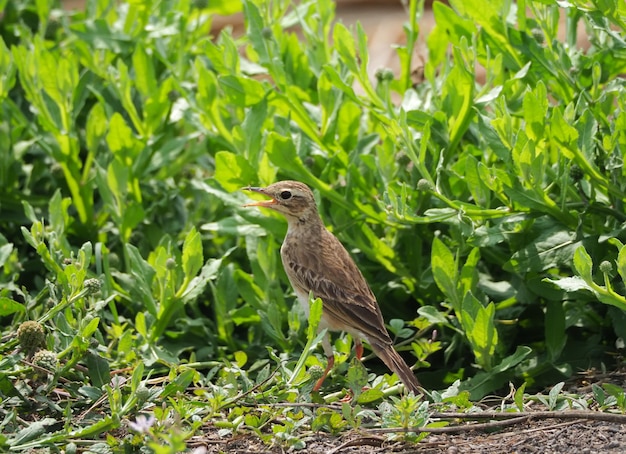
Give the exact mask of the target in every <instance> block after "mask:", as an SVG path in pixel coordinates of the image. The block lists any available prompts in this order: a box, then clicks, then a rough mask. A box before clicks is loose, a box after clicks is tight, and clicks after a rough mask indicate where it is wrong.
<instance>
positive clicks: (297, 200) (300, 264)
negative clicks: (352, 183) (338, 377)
mask: <svg viewBox="0 0 626 454" xmlns="http://www.w3.org/2000/svg"><path fill="white" fill-rule="evenodd" d="M244 189H245V190H248V191H253V192H257V193H259V194H263V195H265V196H267V197H269V198H270V200H266V201H258V202H251V203H248V204H246V205H244V206H256V207H265V208H270V209H273V210H275V211H278V212H279V213H282V214H283V215H284V216H285V217H286V218H287V223H288V229H287V235H286V236H285V240H284V241H283V245H282V247H281V248H280V255H281V258H282V262H283V266H284V267H285V272H286V273H287V277H288V278H289V281H290V282H291V285H292V286H293V288H294V291H295V293H296V295H297V297H298V301H299V302H300V304H301V305H302V307H303V308H304V311H305V313H306V315H307V317H308V315H309V292H312V294H313V297H314V298H320V299H321V300H322V319H321V321H320V324H319V329H320V330H322V329H328V330H329V331H346V332H348V333H350V334H351V335H352V337H353V338H354V344H355V351H356V356H357V357H358V358H359V359H361V356H362V354H363V345H362V343H361V339H365V340H367V342H368V343H369V344H370V346H371V347H372V350H374V352H375V353H376V355H378V357H379V358H380V359H382V360H383V362H384V363H385V364H386V365H387V367H389V369H391V370H392V371H393V372H395V373H396V374H398V377H400V380H402V382H403V383H404V385H405V386H406V388H407V389H408V390H409V391H413V392H414V393H418V392H420V384H419V382H418V381H417V378H415V375H414V374H413V372H412V371H411V369H410V368H409V366H407V364H406V363H405V362H404V360H403V359H402V357H401V356H400V355H399V354H398V352H396V351H395V350H394V348H393V342H392V340H391V337H389V333H388V332H387V329H386V328H385V322H384V320H383V316H382V314H381V312H380V308H379V307H378V303H377V302H376V297H375V296H374V294H373V293H372V290H371V289H370V288H369V285H367V282H366V281H365V278H364V277H363V275H362V274H361V271H359V269H358V267H357V266H356V264H355V263H354V261H353V260H352V258H351V257H350V254H348V251H346V249H345V248H344V247H343V245H342V244H341V243H340V242H339V240H338V239H337V238H335V236H334V235H333V234H332V233H330V232H329V231H328V230H327V229H326V227H325V226H324V224H323V222H322V219H321V218H320V215H319V213H318V211H317V205H316V204H315V198H314V197H313V193H312V192H311V190H310V189H309V187H308V186H307V185H305V184H303V183H300V182H297V181H279V182H278V183H274V184H272V185H270V186H268V187H266V188H259V187H247V188H244ZM322 346H323V348H324V353H325V354H326V356H327V358H328V365H327V367H326V370H325V371H324V374H323V375H322V378H320V379H319V380H318V381H317V383H316V384H315V387H314V388H313V390H314V391H318V390H319V389H320V387H321V386H322V383H323V382H324V379H325V378H326V375H328V372H329V371H330V370H331V369H332V367H333V365H334V355H333V348H332V346H331V344H330V339H329V335H328V333H327V334H326V336H324V339H323V340H322Z"/></svg>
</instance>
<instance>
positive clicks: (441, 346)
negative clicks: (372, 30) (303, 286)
mask: <svg viewBox="0 0 626 454" xmlns="http://www.w3.org/2000/svg"><path fill="white" fill-rule="evenodd" d="M0 3H1V4H2V6H3V10H4V15H3V16H2V18H1V19H0V37H1V40H0V101H1V106H2V117H1V120H0V144H1V146H0V188H1V189H0V210H1V216H0V232H2V233H1V234H0V265H1V266H2V268H1V272H0V317H1V318H0V323H1V325H0V326H2V336H3V337H2V339H3V343H2V346H1V347H0V413H1V414H2V418H0V419H1V422H0V428H1V429H2V430H1V431H0V433H1V434H2V435H0V446H2V448H3V449H8V450H12V451H21V450H25V449H29V448H49V449H50V450H52V451H54V452H56V451H58V450H60V449H65V451H66V452H70V451H71V450H72V449H81V450H82V449H89V450H91V451H92V452H111V451H121V450H130V451H132V450H137V449H139V447H140V446H142V445H144V444H145V445H146V446H149V448H150V449H152V450H153V451H155V452H178V451H182V450H184V449H185V448H186V446H188V442H189V440H190V439H191V437H193V436H194V434H197V433H198V432H199V431H200V430H202V429H203V428H206V426H207V425H210V426H211V427H213V428H215V429H216V430H218V433H219V435H222V436H227V435H232V434H238V433H253V434H256V435H257V436H258V437H260V438H261V439H262V440H263V441H264V442H265V443H267V444H268V445H270V444H278V445H281V446H284V447H295V448H303V447H304V446H305V444H306V441H305V440H306V437H305V434H307V433H310V431H326V432H329V433H331V434H337V433H341V432H342V431H345V430H347V429H351V428H364V427H379V428H405V429H407V430H408V429H409V428H416V427H422V426H428V425H430V426H432V425H433V424H434V425H437V424H440V422H437V421H432V420H431V418H430V415H432V414H433V412H435V411H448V410H459V411H469V410H471V409H474V408H475V407H476V406H477V404H478V402H480V399H482V398H483V397H484V396H486V395H490V394H494V393H497V394H500V395H505V394H507V393H508V392H509V389H508V386H509V383H512V384H513V386H514V387H515V389H516V390H517V392H515V393H514V394H515V401H514V403H513V404H511V407H510V410H511V411H522V409H523V408H524V402H525V401H527V400H533V399H534V400H538V401H540V402H542V403H544V404H545V406H546V407H547V408H548V409H550V410H552V409H560V408H561V407H559V406H558V403H559V402H569V404H568V405H570V406H571V405H573V404H571V402H574V401H575V402H578V403H577V404H576V405H577V407H576V408H581V407H582V408H592V407H593V408H598V409H600V410H602V411H622V412H623V410H624V393H623V391H620V390H619V389H616V388H612V387H610V386H609V387H607V386H604V387H601V386H599V385H595V388H594V389H593V393H592V394H593V395H592V396H580V395H577V396H573V397H572V396H570V397H571V398H569V397H568V398H565V397H567V396H569V395H567V394H566V393H564V392H563V391H562V388H561V387H559V386H558V385H556V384H559V383H562V382H563V381H565V380H569V379H572V378H573V377H575V374H576V373H577V372H578V371H580V370H583V369H586V368H598V369H602V368H609V369H612V368H617V367H619V366H620V365H621V359H620V358H621V357H620V355H621V352H622V347H621V346H620V345H621V344H622V343H623V339H624V338H626V331H625V328H624V327H625V326H626V323H625V321H626V317H625V315H624V309H625V308H626V299H625V298H626V296H625V295H626V289H625V287H624V281H625V280H626V252H625V248H624V242H625V241H626V235H625V231H624V222H625V221H626V215H624V201H625V200H626V183H625V182H626V179H625V178H624V167H623V150H626V134H625V133H624V131H626V89H625V82H624V79H623V74H624V73H625V72H626V52H625V51H624V49H626V40H625V39H624V36H625V33H624V32H625V31H626V9H625V8H626V7H625V6H624V3H623V2H621V1H619V0H607V1H602V2H595V1H582V0H573V1H570V2H569V3H567V4H564V3H563V4H562V6H561V7H558V6H556V5H554V6H553V5H549V4H545V3H544V2H539V1H529V0H527V1H520V2H518V3H517V5H514V4H512V3H510V2H502V1H497V0H490V1H487V2H484V1H481V2H478V1H477V0H476V1H473V0H470V1H462V2H461V1H451V2H450V6H447V5H444V4H442V3H438V2H436V3H434V4H433V13H434V17H435V21H436V26H435V28H434V30H433V31H432V32H431V33H430V34H429V35H428V36H427V37H426V38H425V39H426V43H427V48H428V52H429V55H428V59H427V60H426V62H425V63H424V65H423V68H422V69H423V78H421V79H417V78H415V72H414V70H415V69H416V67H417V66H418V65H419V62H417V61H416V60H415V58H414V46H415V42H416V39H417V38H418V37H420V28H419V17H420V15H421V12H422V9H423V4H422V3H421V2H419V1H411V2H409V5H408V14H407V23H406V24H405V28H404V32H405V34H406V38H407V40H406V44H405V45H403V46H399V47H398V48H397V52H398V58H399V62H400V71H399V72H398V73H397V74H394V73H393V72H392V71H391V70H389V69H386V68H371V67H370V66H369V64H368V63H369V59H368V52H367V40H368V37H367V36H366V34H365V32H364V30H363V29H362V28H361V27H360V26H359V25H357V26H356V27H355V28H353V29H348V28H347V27H346V26H344V25H343V24H341V23H340V22H335V21H334V6H335V5H334V4H333V2H331V1H329V0H321V1H312V2H302V3H300V4H298V5H294V4H292V3H291V2H289V1H287V0H281V1H273V2H269V1H264V0H244V1H242V2H241V3H239V2H208V3H207V2H200V1H198V2H162V1H154V2H129V3H120V4H116V3H114V2H110V1H109V0H89V1H87V3H86V9H85V11H84V12H66V11H61V10H59V9H58V5H56V4H53V3H49V2H46V1H37V2H28V1H25V0H23V1H9V0H5V1H4V2H0ZM235 10H241V11H243V13H244V19H245V28H246V33H245V34H244V35H242V36H233V34H232V33H231V31H230V30H229V29H228V28H226V29H224V30H222V31H220V32H219V33H218V34H215V33H214V31H213V30H214V28H213V20H214V17H215V15H216V14H218V13H222V14H229V13H232V12H234V11H235ZM560 16H563V17H564V18H565V20H564V22H560V21H559V17H560ZM563 24H564V25H563ZM579 24H582V25H583V26H584V28H585V30H586V36H587V39H588V42H589V47H588V48H586V49H581V48H579V47H577V45H576V43H577V38H578V36H577V33H578V30H579V29H578V25H579ZM563 26H564V27H565V29H564V32H565V38H564V39H563V40H560V39H559V38H558V29H559V27H563ZM479 67H482V68H484V69H485V70H486V79H485V80H484V82H478V81H477V77H476V71H477V68H479ZM287 178H289V179H297V180H300V181H303V182H305V183H307V184H309V185H310V186H311V187H312V188H313V189H314V190H315V192H316V195H317V196H318V197H319V205H320V211H321V213H322V216H323V219H324V220H325V222H326V224H327V225H329V226H332V229H333V231H334V233H335V234H336V235H337V236H338V237H339V238H340V239H341V240H342V242H343V243H344V244H345V245H346V247H347V248H348V249H349V250H350V251H351V252H352V253H353V256H354V258H355V260H356V261H357V263H358V265H359V267H360V268H361V270H362V271H363V273H364V274H365V276H366V278H367V279H368V281H369V282H370V283H371V285H372V288H373V290H374V293H375V294H376V295H377V296H378V299H379V301H380V304H381V308H382V311H383V313H384V314H385V318H386V320H387V321H388V322H389V328H390V332H391V333H392V335H393V337H394V340H395V341H396V344H397V347H398V350H400V351H401V352H402V354H403V355H404V356H405V358H407V359H408V360H409V361H410V363H416V364H417V368H416V370H417V375H418V377H419V378H420V381H421V382H422V383H423V384H424V386H425V388H426V389H427V390H428V393H427V395H426V396H424V397H421V398H416V397H415V396H404V395H402V394H401V393H400V389H399V387H398V386H397V380H396V379H395V377H390V376H389V375H385V372H386V371H385V370H384V369H383V368H382V367H381V366H380V364H379V363H377V362H376V361H375V360H371V361H367V362H366V364H365V365H366V366H367V370H366V369H364V367H363V365H361V364H360V363H359V362H355V361H351V360H350V358H351V356H350V347H351V339H350V337H349V336H347V335H342V336H335V338H334V344H335V345H334V346H335V349H336V351H337V355H336V364H337V367H336V369H335V371H334V373H333V374H332V375H331V377H330V378H329V380H328V381H327V383H326V385H325V387H324V388H323V389H322V393H321V394H316V393H313V394H311V388H312V386H313V383H314V381H315V380H314V378H315V376H316V375H317V374H318V373H319V368H320V367H324V358H323V355H322V354H321V352H320V351H319V349H317V348H316V347H317V345H318V343H319V337H318V336H316V335H315V331H314V330H313V329H310V328H309V329H307V324H306V321H305V320H304V318H303V315H302V314H301V313H300V312H299V311H298V309H297V305H293V304H292V301H293V299H294V298H293V295H292V293H291V290H290V288H289V286H288V282H287V279H286V276H285V274H284V271H283V269H282V266H281V264H280V260H279V254H278V249H279V245H280V242H281V240H282V237H283V235H284V233H285V230H286V225H285V223H284V221H283V220H281V219H280V217H278V216H273V215H269V216H268V215H267V213H263V214H261V213H259V212H257V211H256V210H249V209H245V208H242V205H243V204H244V203H245V201H246V200H247V196H246V195H245V194H244V193H242V192H241V191H239V189H240V188H241V187H244V186H247V185H249V184H255V185H256V184H258V185H266V184H269V183H272V182H274V181H276V180H278V179H287ZM26 321H36V322H38V325H32V324H31V325H30V328H28V330H33V331H32V333H34V334H33V335H32V336H30V335H28V336H26V335H23V336H19V338H18V335H17V333H18V327H19V326H21V325H22V326H24V325H23V323H24V322H26ZM26 326H29V325H26ZM34 326H41V327H42V329H43V332H40V331H39V328H36V327H35V328H33V327H34ZM28 330H27V329H26V327H24V328H22V334H23V333H24V332H29V333H30V332H31V331H28ZM37 332H40V334H37ZM616 358H617V359H616ZM368 359H372V358H368ZM368 370H369V372H368ZM364 386H366V388H365V390H363V387H364ZM561 386H562V385H561ZM545 388H550V389H551V390H552V391H550V394H549V395H548V396H547V397H545V398H543V400H542V397H537V396H543V394H542V392H543V391H542V390H543V389H545ZM348 390H349V391H350V392H351V393H352V396H353V399H352V401H351V403H350V404H347V403H343V404H341V405H340V406H338V407H329V406H326V404H330V403H334V402H337V401H339V400H340V399H341V398H342V397H344V396H345V395H346V392H347V391H348ZM526 390H528V391H526ZM554 390H556V391H554ZM533 396H534V397H533ZM564 396H565V397H564ZM544 401H545V402H544ZM285 403H287V404H294V405H293V406H288V407H285V406H280V405H277V404H285ZM298 403H299V404H302V405H301V406H297V405H296V404H298ZM315 403H317V404H324V405H321V406H319V407H318V406H315V405H311V406H307V405H304V404H315ZM130 423H132V424H130ZM389 436H392V437H398V436H402V437H403V438H404V439H405V440H411V441H417V440H419V439H422V438H423V437H425V436H426V434H425V433H418V432H417V431H415V432H411V431H409V432H407V433H405V434H403V435H398V434H391V435H389Z"/></svg>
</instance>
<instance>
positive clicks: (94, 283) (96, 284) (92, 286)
mask: <svg viewBox="0 0 626 454" xmlns="http://www.w3.org/2000/svg"><path fill="white" fill-rule="evenodd" d="M83 286H84V287H85V288H86V289H87V290H89V294H90V295H93V294H95V293H98V292H99V291H100V288H101V287H102V283H101V282H100V280H99V279H97V278H95V277H94V278H91V279H85V282H84V283H83Z"/></svg>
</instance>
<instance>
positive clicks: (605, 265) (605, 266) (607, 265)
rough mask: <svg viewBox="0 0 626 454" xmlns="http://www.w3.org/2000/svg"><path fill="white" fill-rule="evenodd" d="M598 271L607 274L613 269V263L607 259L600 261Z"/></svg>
mask: <svg viewBox="0 0 626 454" xmlns="http://www.w3.org/2000/svg"><path fill="white" fill-rule="evenodd" d="M600 271H602V272H603V273H604V274H609V273H610V272H611V271H613V264H612V263H611V262H609V261H608V260H605V261H603V262H602V263H600Z"/></svg>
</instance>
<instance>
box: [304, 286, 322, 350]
mask: <svg viewBox="0 0 626 454" xmlns="http://www.w3.org/2000/svg"><path fill="white" fill-rule="evenodd" d="M322 307H323V303H322V300H321V299H319V298H313V296H312V294H311V295H309V317H308V319H309V327H308V330H307V339H309V341H310V340H312V339H314V338H315V337H316V335H317V328H318V327H319V324H320V321H321V320H322Z"/></svg>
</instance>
